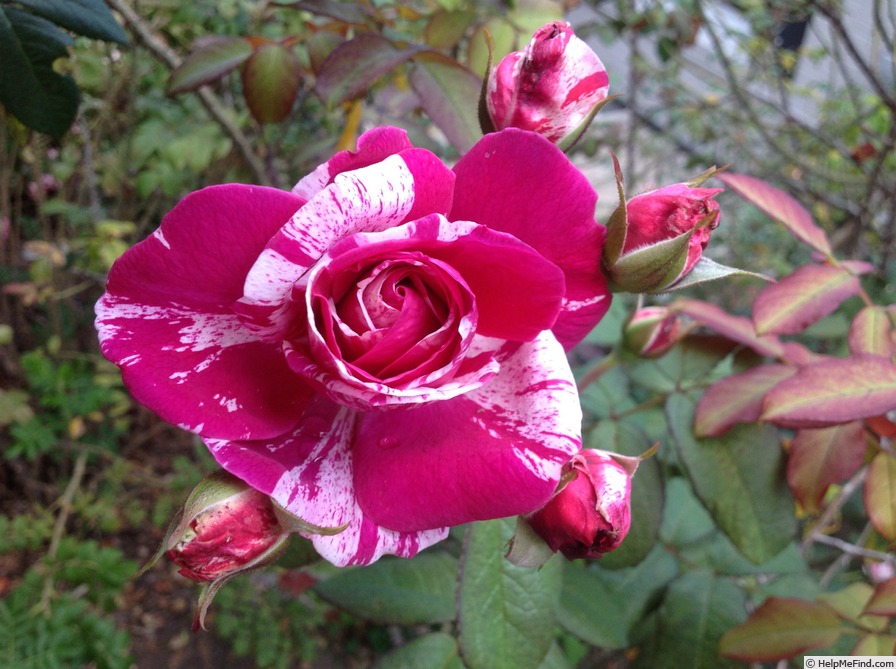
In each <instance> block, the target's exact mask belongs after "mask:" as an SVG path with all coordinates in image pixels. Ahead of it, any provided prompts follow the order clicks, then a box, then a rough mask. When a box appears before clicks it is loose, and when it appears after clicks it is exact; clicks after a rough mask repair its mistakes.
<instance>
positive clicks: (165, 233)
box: [96, 184, 310, 439]
mask: <svg viewBox="0 0 896 669" xmlns="http://www.w3.org/2000/svg"><path fill="white" fill-rule="evenodd" d="M301 204H302V200H301V199H299V198H297V197H295V196H294V195H290V194H289V193H284V192H282V191H278V190H274V189H270V188H258V187H250V186H241V185H235V184H234V185H227V186H219V187H212V188H206V189H204V190H201V191H198V192H196V193H193V194H191V195H189V196H187V197H186V198H184V199H183V200H182V201H181V202H180V203H179V204H178V205H177V206H176V207H175V208H174V209H173V210H172V211H171V212H170V213H169V214H168V215H167V216H166V217H165V218H164V220H163V221H162V226H161V227H160V228H159V230H157V231H156V232H155V233H154V234H153V235H151V236H150V237H149V238H147V239H146V240H144V241H142V242H141V243H139V244H137V245H136V246H134V247H133V248H131V249H130V250H128V251H127V252H126V253H125V254H124V255H123V256H122V257H121V258H120V259H119V260H118V262H116V263H115V265H114V266H113V267H112V270H111V272H110V273H109V281H108V284H107V288H106V294H105V295H103V297H102V298H101V299H100V300H99V302H98V303H97V305H96V313H97V320H96V325H97V330H98V333H99V339H100V346H101V350H102V352H103V354H104V355H105V356H106V357H107V358H109V359H110V360H111V361H112V362H114V363H115V364H117V365H119V366H120V367H121V368H122V376H123V378H124V381H125V384H126V385H127V386H128V388H129V389H130V390H131V392H132V394H133V395H134V397H135V398H136V399H137V400H138V401H140V402H141V403H143V404H145V405H147V406H148V407H149V408H151V409H152V410H154V411H156V412H157V413H158V414H159V415H160V416H162V417H163V418H164V419H165V420H168V421H170V422H172V423H175V424H177V425H179V426H181V427H184V428H185V429H189V430H192V431H194V432H198V433H200V434H203V435H206V436H217V437H222V438H233V439H238V438H258V437H264V436H270V435H273V434H278V433H279V432H282V431H284V430H287V429H289V428H290V427H292V426H293V425H294V424H295V421H296V416H297V414H298V412H299V411H300V409H301V406H302V405H303V404H304V403H305V402H306V401H307V399H308V397H309V396H310V391H309V390H307V388H306V386H305V385H304V384H303V383H302V382H301V380H300V379H299V378H298V377H297V376H296V375H295V374H294V373H292V372H291V371H290V370H289V368H288V366H287V364H286V362H285V360H284V358H283V354H282V351H281V350H280V349H279V347H275V346H272V345H269V344H267V343H264V342H261V341H258V340H257V339H256V338H255V337H254V336H253V335H252V334H251V333H250V332H249V331H247V330H246V329H245V328H244V327H243V326H242V325H241V324H240V322H239V320H238V319H237V318H236V317H235V316H234V315H233V314H232V313H230V309H229V304H230V303H231V302H232V300H233V299H235V297H236V296H238V295H239V294H240V293H241V292H242V281H243V278H244V277H245V274H246V272H247V271H248V269H249V267H250V266H251V264H252V262H253V260H254V256H255V255H257V254H258V253H259V251H260V250H261V249H262V248H264V245H265V243H266V241H267V239H268V237H269V236H270V235H271V234H273V232H275V231H276V230H277V229H278V228H279V227H280V226H281V225H282V224H283V222H284V221H285V220H287V219H288V218H289V217H290V216H291V215H292V213H293V212H294V211H295V210H296V209H297V208H298V207H299V206H301Z"/></svg>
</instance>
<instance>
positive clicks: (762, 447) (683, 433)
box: [666, 394, 796, 563]
mask: <svg viewBox="0 0 896 669" xmlns="http://www.w3.org/2000/svg"><path fill="white" fill-rule="evenodd" d="M666 415H667V417H668V421H669V428H670V431H671V433H672V437H673V441H674V443H675V448H676V450H677V452H678V455H679V458H680V460H681V462H682V464H683V465H684V468H685V471H686V473H687V476H688V478H689V479H690V481H691V484H692V486H693V488H694V492H695V493H696V494H697V497H698V498H699V499H700V501H701V502H702V504H703V505H704V506H705V507H706V509H707V510H708V511H709V513H710V515H711V516H712V517H713V520H715V522H716V523H717V524H718V526H719V529H721V530H722V531H723V532H724V533H725V534H726V535H728V537H729V538H730V539H731V541H732V542H733V543H734V545H735V546H737V548H738V550H740V551H741V553H743V554H744V556H746V557H747V558H748V559H750V560H751V561H753V562H755V563H760V562H765V561H767V560H770V559H771V558H773V557H774V556H775V555H777V554H778V553H780V552H781V550H783V549H784V547H785V546H787V544H788V543H790V541H791V540H792V539H793V537H794V534H795V532H796V520H795V519H794V515H793V498H792V497H791V496H790V492H789V491H788V489H787V486H786V484H785V482H784V460H783V457H782V453H781V447H780V445H779V437H778V435H777V433H776V432H775V430H774V429H773V428H771V427H769V426H765V425H738V426H736V427H734V428H732V429H731V430H730V431H729V432H728V433H726V434H725V435H724V436H722V437H717V438H711V439H697V438H696V437H694V434H693V431H692V427H691V426H692V425H693V421H694V400H693V397H689V396H685V395H681V394H675V395H671V396H670V397H669V398H668V400H667V402H666Z"/></svg>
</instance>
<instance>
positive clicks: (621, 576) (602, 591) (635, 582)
mask: <svg viewBox="0 0 896 669" xmlns="http://www.w3.org/2000/svg"><path fill="white" fill-rule="evenodd" d="M677 574H678V564H677V562H676V560H675V558H673V557H672V556H671V555H670V554H669V553H668V552H666V551H664V550H661V549H656V550H654V551H653V552H652V553H650V555H649V556H648V557H647V558H646V559H645V560H644V561H643V562H641V564H639V565H637V566H636V567H631V568H629V569H613V570H609V569H604V568H603V560H600V561H598V562H595V563H593V564H589V563H582V562H566V563H564V566H563V591H562V594H561V595H560V609H559V612H558V615H557V619H558V622H559V623H560V625H561V626H562V627H563V628H564V629H565V630H566V631H568V632H570V633H571V634H574V635H575V636H577V637H578V638H580V639H581V640H582V641H585V642H587V643H589V644H591V645H593V646H599V647H601V648H626V647H627V646H629V645H630V644H631V643H632V630H633V629H634V628H635V627H636V626H637V625H638V624H639V623H640V622H641V620H642V619H643V618H644V616H645V615H646V614H647V613H648V611H649V610H650V609H651V608H652V607H653V606H654V605H655V603H656V600H657V599H658V598H659V596H660V594H661V593H662V591H663V588H665V587H666V585H667V584H668V583H669V582H670V581H671V580H672V579H673V578H675V576H677Z"/></svg>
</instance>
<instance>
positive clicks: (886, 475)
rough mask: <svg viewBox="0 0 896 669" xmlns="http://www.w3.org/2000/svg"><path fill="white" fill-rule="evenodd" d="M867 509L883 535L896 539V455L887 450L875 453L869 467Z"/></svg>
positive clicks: (866, 488) (866, 487) (866, 483)
mask: <svg viewBox="0 0 896 669" xmlns="http://www.w3.org/2000/svg"><path fill="white" fill-rule="evenodd" d="M865 511H866V512H867V513H868V518H869V520H871V524H872V525H874V529H876V530H877V531H878V532H880V534H881V536H882V537H884V538H886V539H889V540H890V541H894V540H896V456H893V455H890V454H889V453H887V452H886V451H881V452H880V453H878V454H877V455H875V456H874V459H873V460H872V461H871V465H870V466H869V467H868V478H867V479H866V480H865Z"/></svg>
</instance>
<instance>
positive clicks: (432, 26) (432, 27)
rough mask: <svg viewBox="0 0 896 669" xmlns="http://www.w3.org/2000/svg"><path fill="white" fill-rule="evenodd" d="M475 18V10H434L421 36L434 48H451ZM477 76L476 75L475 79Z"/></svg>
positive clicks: (461, 37)
mask: <svg viewBox="0 0 896 669" xmlns="http://www.w3.org/2000/svg"><path fill="white" fill-rule="evenodd" d="M475 19H476V12H473V11H468V10H463V9H459V10H455V11H446V10H444V9H440V10H438V11H437V12H435V13H434V14H433V15H432V16H431V17H430V18H429V21H428V22H427V23H426V27H425V28H424V29H423V38H424V39H425V40H426V43H427V44H429V45H430V46H431V47H432V48H434V49H451V48H454V46H456V45H457V43H458V42H460V40H461V39H463V37H464V35H465V34H466V32H467V29H468V28H469V27H470V26H471V25H472V24H473V21H474V20H475ZM478 79H479V77H477V80H478Z"/></svg>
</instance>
